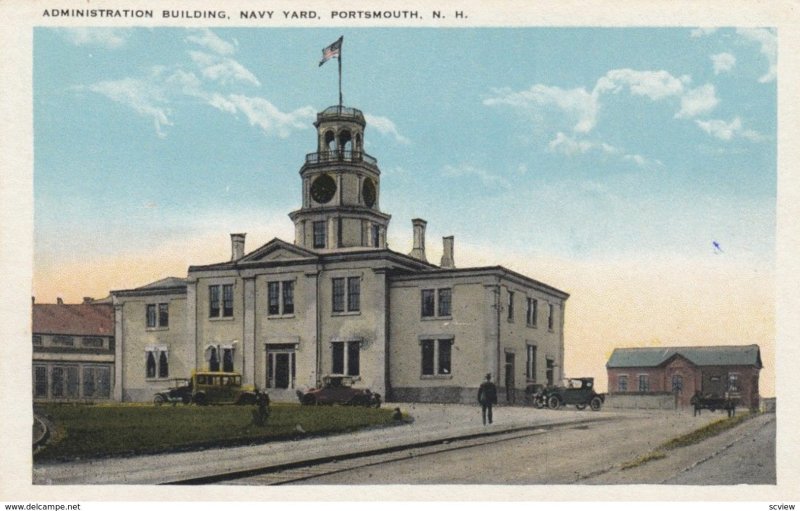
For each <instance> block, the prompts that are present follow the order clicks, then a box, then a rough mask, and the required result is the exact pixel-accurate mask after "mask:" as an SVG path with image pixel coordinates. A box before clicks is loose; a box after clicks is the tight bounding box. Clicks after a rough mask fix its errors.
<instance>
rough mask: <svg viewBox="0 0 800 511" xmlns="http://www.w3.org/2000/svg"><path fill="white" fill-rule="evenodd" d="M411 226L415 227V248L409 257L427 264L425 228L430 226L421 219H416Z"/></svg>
mask: <svg viewBox="0 0 800 511" xmlns="http://www.w3.org/2000/svg"><path fill="white" fill-rule="evenodd" d="M411 225H413V226H414V248H413V249H412V250H411V253H410V254H408V255H410V256H411V257H413V258H414V259H420V260H422V261H425V262H426V263H427V262H428V259H427V258H425V226H426V225H428V222H426V221H425V220H423V219H421V218H415V219H413V220H412V221H411Z"/></svg>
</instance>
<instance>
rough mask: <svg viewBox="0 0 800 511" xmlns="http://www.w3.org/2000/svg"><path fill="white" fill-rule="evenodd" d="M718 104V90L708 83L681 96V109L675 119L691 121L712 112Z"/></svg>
mask: <svg viewBox="0 0 800 511" xmlns="http://www.w3.org/2000/svg"><path fill="white" fill-rule="evenodd" d="M717 104H719V99H717V95H716V90H715V89H714V86H713V85H711V84H708V83H707V84H705V85H703V86H702V87H697V88H696V89H692V90H690V91H687V92H686V93H685V94H684V95H683V96H681V109H680V111H679V112H678V113H677V114H675V117H676V118H677V119H690V118H692V117H696V116H698V115H700V114H704V113H707V112H710V111H711V110H713V109H714V108H715V107H716V106H717Z"/></svg>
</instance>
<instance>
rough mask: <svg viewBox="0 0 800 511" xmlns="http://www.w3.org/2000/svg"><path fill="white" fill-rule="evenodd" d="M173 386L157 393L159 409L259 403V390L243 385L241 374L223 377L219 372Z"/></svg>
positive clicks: (201, 374)
mask: <svg viewBox="0 0 800 511" xmlns="http://www.w3.org/2000/svg"><path fill="white" fill-rule="evenodd" d="M173 382H174V384H173V386H172V387H171V388H170V389H168V390H165V391H162V392H157V393H156V395H155V396H154V397H153V402H154V403H155V404H156V405H160V404H163V403H177V402H178V401H180V402H181V403H184V404H189V403H195V404H198V405H201V406H203V405H209V404H237V405H252V404H255V403H256V397H257V393H256V388H255V387H254V386H253V385H242V375H241V374H239V373H223V372H216V371H198V372H195V373H193V374H192V377H191V378H189V379H188V380H185V379H184V380H181V379H175V380H173Z"/></svg>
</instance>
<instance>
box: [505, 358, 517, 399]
mask: <svg viewBox="0 0 800 511" xmlns="http://www.w3.org/2000/svg"><path fill="white" fill-rule="evenodd" d="M514 394H515V392H514V354H513V353H506V401H507V402H509V403H513V402H514V397H515V396H514Z"/></svg>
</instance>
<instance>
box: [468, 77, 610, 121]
mask: <svg viewBox="0 0 800 511" xmlns="http://www.w3.org/2000/svg"><path fill="white" fill-rule="evenodd" d="M493 92H494V93H495V97H492V98H488V99H485V100H484V101H483V104H484V105H486V106H495V105H506V106H511V107H514V108H522V109H526V110H534V111H536V110H540V109H556V110H558V111H561V112H564V113H566V114H567V115H569V116H570V118H571V119H572V122H575V123H576V124H575V126H574V128H573V129H574V130H575V131H577V132H580V133H587V132H589V131H591V130H592V129H593V128H594V126H595V123H596V119H597V99H596V98H595V97H593V96H592V94H590V93H589V92H587V91H586V89H583V88H576V89H562V88H560V87H550V86H547V85H542V84H536V85H534V86H532V87H531V88H530V89H528V90H524V91H520V92H513V91H512V90H510V89H496V90H494V91H493Z"/></svg>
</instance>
